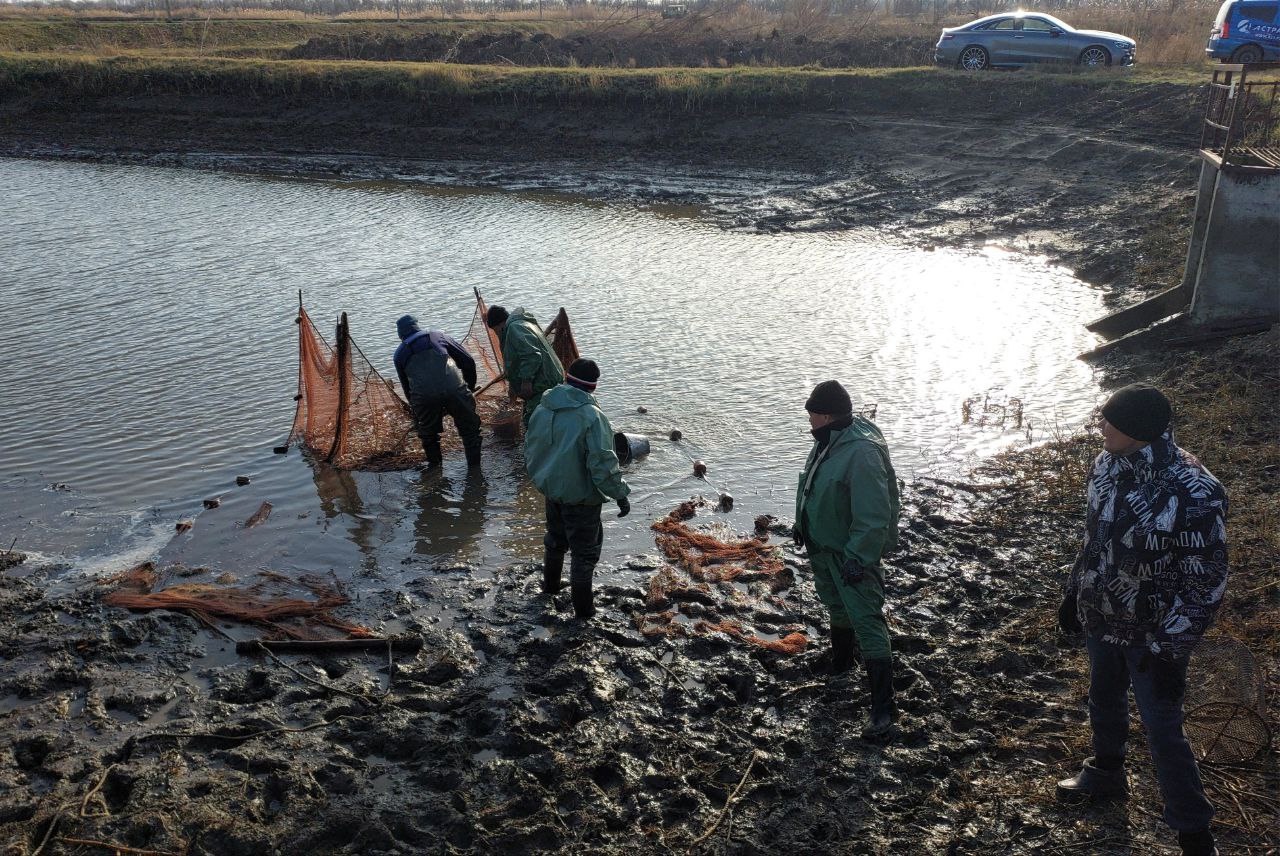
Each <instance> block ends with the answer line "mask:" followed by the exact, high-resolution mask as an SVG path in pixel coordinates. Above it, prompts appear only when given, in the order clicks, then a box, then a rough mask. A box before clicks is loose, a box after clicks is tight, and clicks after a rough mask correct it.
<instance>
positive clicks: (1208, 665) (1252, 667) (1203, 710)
mask: <svg viewBox="0 0 1280 856" xmlns="http://www.w3.org/2000/svg"><path fill="white" fill-rule="evenodd" d="M1186 697H1187V702H1186V719H1185V729H1186V732H1187V738H1188V739H1189V740H1190V741H1191V745H1192V747H1193V748H1194V749H1195V751H1196V754H1197V755H1198V756H1199V757H1200V758H1202V759H1204V760H1208V761H1220V762H1232V761H1249V760H1252V759H1253V758H1256V757H1257V756H1258V755H1260V754H1262V752H1264V751H1266V749H1267V748H1268V747H1269V746H1270V745H1271V728H1270V726H1268V725H1267V717H1266V690H1265V681H1264V677H1263V672H1262V669H1261V668H1259V667H1258V662H1257V660H1255V659H1254V656H1253V654H1252V652H1250V651H1249V649H1248V648H1247V647H1246V646H1245V645H1244V643H1242V642H1240V641H1238V640H1236V639H1232V638H1231V637H1230V636H1226V635H1223V634H1214V635H1212V636H1209V637H1207V638H1205V639H1204V640H1202V641H1201V642H1200V644H1199V645H1197V646H1196V649H1195V653H1194V654H1193V655H1192V657H1191V664H1190V666H1189V667H1188V669H1187V696H1186Z"/></svg>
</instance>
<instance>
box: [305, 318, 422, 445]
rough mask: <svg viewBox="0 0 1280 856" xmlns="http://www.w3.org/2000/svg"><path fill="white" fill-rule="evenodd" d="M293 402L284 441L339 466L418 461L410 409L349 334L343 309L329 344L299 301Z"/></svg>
mask: <svg viewBox="0 0 1280 856" xmlns="http://www.w3.org/2000/svg"><path fill="white" fill-rule="evenodd" d="M296 321H297V323H298V395H297V401H298V407H297V410H296V411H294V415H293V428H292V429H291V430H290V432H289V443H300V444H301V445H302V446H303V447H305V448H306V449H307V450H308V451H310V452H311V454H312V455H314V456H315V457H317V458H319V459H320V460H322V461H325V462H326V463H330V464H333V465H334V466H335V467H338V468H339V469H344V470H355V469H362V470H400V469H408V468H409V467H413V466H416V465H418V464H420V463H422V461H423V453H422V444H421V443H420V442H418V435H417V434H416V433H414V430H413V413H412V411H410V410H409V405H408V403H407V402H406V401H405V400H404V399H403V398H401V397H400V396H399V395H398V394H397V393H396V391H395V388H394V387H393V386H392V385H391V384H390V383H389V382H387V380H386V379H385V378H383V377H382V375H380V374H379V373H378V370H377V369H375V368H374V367H373V364H372V363H370V362H369V360H368V359H367V358H366V357H365V355H364V352H363V351H361V350H360V348H359V347H357V346H356V343H355V342H354V341H352V339H351V331H350V328H349V326H348V323H347V313H345V312H344V313H342V316H341V318H339V319H338V328H337V332H336V335H335V341H334V344H333V345H330V344H329V343H328V342H327V341H325V338H324V337H323V336H322V335H320V331H319V330H318V329H317V328H316V326H315V324H314V323H313V322H312V320H311V316H309V315H308V314H307V313H306V310H304V309H303V308H302V306H301V304H299V306H298V317H297V319H296Z"/></svg>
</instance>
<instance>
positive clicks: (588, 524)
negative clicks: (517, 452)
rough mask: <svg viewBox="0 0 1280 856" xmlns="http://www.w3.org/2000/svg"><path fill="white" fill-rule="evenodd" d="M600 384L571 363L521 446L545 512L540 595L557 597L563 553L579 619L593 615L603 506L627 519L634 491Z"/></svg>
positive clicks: (595, 369)
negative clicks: (611, 505) (600, 399)
mask: <svg viewBox="0 0 1280 856" xmlns="http://www.w3.org/2000/svg"><path fill="white" fill-rule="evenodd" d="M599 381H600V367H599V366H597V365H596V363H595V361H594V360H588V359H578V360H574V362H573V364H572V365H571V366H569V371H568V373H567V374H566V375H565V382H564V383H562V384H560V385H559V386H557V387H553V388H552V389H551V390H550V391H549V392H547V394H546V395H544V396H542V401H541V403H540V404H539V405H538V407H537V409H536V410H534V412H533V417H532V418H531V419H530V420H529V431H528V433H527V434H526V435H525V440H524V457H525V466H526V467H527V468H528V470H529V478H530V479H532V480H533V483H534V485H535V486H536V487H537V488H538V490H540V491H541V492H542V495H543V496H544V497H546V504H547V534H546V537H544V538H543V539H542V543H543V547H544V548H545V551H544V553H543V561H542V574H543V577H542V590H543V591H544V592H546V593H547V594H555V593H556V592H558V591H559V590H560V582H561V575H562V573H563V571H564V555H565V553H566V552H567V553H568V554H569V556H570V560H569V585H570V595H571V597H572V600H573V611H574V614H575V615H577V617H578V618H583V619H586V618H591V617H592V616H593V615H595V614H596V609H595V605H594V604H593V602H592V600H593V596H592V591H591V577H592V574H593V573H594V572H595V567H596V563H597V562H598V561H600V549H601V547H602V546H603V544H604V527H603V525H602V524H601V521H600V511H601V506H603V504H604V503H605V502H607V501H609V500H613V501H614V502H616V503H618V516H619V517H626V516H627V513H628V512H630V511H631V503H630V502H629V501H628V500H627V494H629V493H630V492H631V488H630V486H628V485H627V483H626V481H625V480H624V479H623V478H622V470H621V468H620V466H619V464H618V455H617V453H616V452H614V450H613V427H612V426H611V425H610V424H609V417H607V416H605V415H604V413H603V412H602V411H601V410H600V408H599V406H598V405H597V404H596V398H595V395H593V393H594V392H595V389H596V384H597V383H599Z"/></svg>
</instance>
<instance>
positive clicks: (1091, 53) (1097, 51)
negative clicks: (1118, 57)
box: [1078, 45, 1111, 68]
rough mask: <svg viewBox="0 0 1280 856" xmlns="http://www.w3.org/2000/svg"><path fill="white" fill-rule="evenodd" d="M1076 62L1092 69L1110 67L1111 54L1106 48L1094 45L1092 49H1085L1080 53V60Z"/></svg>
mask: <svg viewBox="0 0 1280 856" xmlns="http://www.w3.org/2000/svg"><path fill="white" fill-rule="evenodd" d="M1078 62H1079V64H1080V65H1087V66H1090V67H1093V68H1096V67H1097V66H1100V65H1111V54H1110V52H1108V51H1107V49H1106V48H1102V47H1098V46H1097V45H1094V46H1093V47H1089V48H1085V49H1084V50H1082V51H1080V59H1079V60H1078Z"/></svg>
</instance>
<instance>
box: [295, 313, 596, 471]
mask: <svg viewBox="0 0 1280 856" xmlns="http://www.w3.org/2000/svg"><path fill="white" fill-rule="evenodd" d="M475 296H476V309H475V312H474V313H473V314H472V316H471V326H470V327H469V328H468V329H467V334H466V335H465V336H463V337H462V340H461V344H462V346H463V347H464V348H466V350H467V352H468V353H469V354H471V356H472V357H473V358H474V359H475V361H476V411H477V412H478V413H479V415H480V420H481V422H482V423H483V424H485V425H487V426H488V427H489V428H491V429H492V430H493V431H494V433H496V434H500V435H504V436H512V435H515V434H517V433H519V431H520V426H521V420H520V413H521V407H520V405H519V403H518V402H512V401H510V400H509V398H508V393H507V382H506V380H505V379H504V377H503V365H502V348H501V346H500V345H499V343H498V338H497V336H496V335H495V334H494V332H493V331H492V330H490V329H489V326H488V325H487V324H486V323H485V313H486V311H487V307H486V306H485V303H484V299H483V298H481V297H480V292H479V291H478V290H477V291H476V292H475ZM295 320H296V321H297V324H298V395H297V402H298V406H297V410H296V411H295V412H294V417H293V427H292V429H291V430H290V432H289V439H288V443H290V444H292V443H299V444H301V445H302V446H303V447H304V448H306V449H307V450H308V451H309V452H310V453H311V454H312V455H314V456H315V457H316V458H319V459H320V460H322V461H325V462H326V463H330V464H332V465H333V466H335V467H337V468H338V469H343V470H404V469H409V468H410V467H415V466H417V465H418V464H421V463H422V461H423V451H422V446H421V444H420V442H419V440H418V435H417V432H416V431H415V430H414V422H413V411H412V410H411V409H410V407H409V404H408V402H406V401H405V399H404V398H403V397H402V396H401V395H400V393H398V392H397V391H396V387H395V385H394V384H393V383H392V382H390V381H388V380H387V379H386V378H384V377H383V376H382V375H381V374H379V372H378V370H377V369H375V368H374V367H373V364H372V363H370V362H369V360H368V359H367V358H366V357H365V355H364V352H363V351H361V350H360V348H359V347H358V346H357V345H356V343H355V342H354V341H353V340H352V338H351V331H350V328H349V325H348V321H347V315H346V313H345V312H344V313H343V314H342V316H341V318H340V319H339V321H338V326H337V331H336V334H335V337H334V344H332V345H330V344H329V343H328V342H327V341H326V340H325V338H324V336H322V335H321V334H320V331H319V330H318V329H317V328H316V326H315V323H314V322H313V321H312V320H311V317H310V316H309V315H307V313H306V311H305V310H304V309H303V308H302V301H301V296H299V301H298V317H297V318H296V319H295ZM547 337H548V338H549V339H550V340H551V345H552V348H553V349H554V350H555V352H556V356H558V357H559V358H560V361H561V362H562V363H563V364H564V365H565V367H566V368H567V367H568V366H569V364H570V363H572V362H573V361H574V360H576V359H577V358H578V344H577V342H576V341H575V340H574V337H573V329H572V328H571V327H570V326H569V318H568V315H566V314H565V311H564V309H563V308H562V309H561V310H560V312H559V314H558V315H556V318H555V320H554V321H553V322H551V326H550V327H548V328H547ZM444 423H445V430H444V433H443V434H442V435H441V437H440V441H441V444H442V445H443V446H444V447H445V448H451V449H458V448H461V446H462V443H461V439H460V438H459V437H458V433H457V430H456V429H455V428H454V425H453V420H452V419H446V420H445V421H444Z"/></svg>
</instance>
